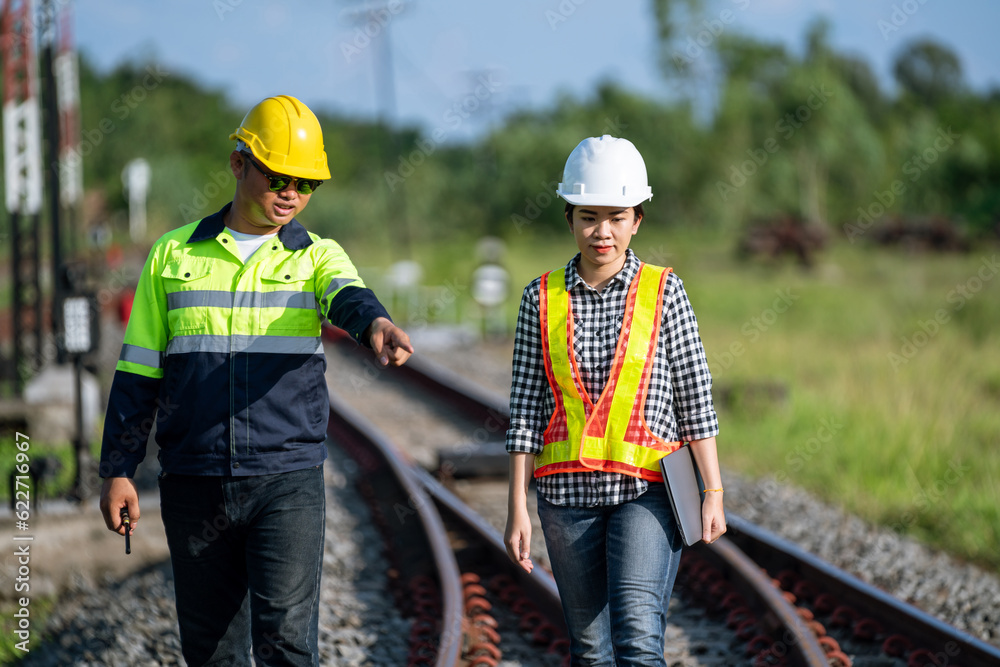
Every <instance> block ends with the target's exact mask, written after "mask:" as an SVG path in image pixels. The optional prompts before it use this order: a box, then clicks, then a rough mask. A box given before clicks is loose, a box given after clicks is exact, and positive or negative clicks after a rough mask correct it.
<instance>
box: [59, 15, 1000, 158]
mask: <svg viewBox="0 0 1000 667" xmlns="http://www.w3.org/2000/svg"><path fill="white" fill-rule="evenodd" d="M67 1H68V0H63V3H66V2H67ZM379 2H380V3H381V4H387V6H386V9H385V11H384V12H383V13H382V16H381V19H374V18H371V17H370V16H368V15H366V14H364V13H363V12H362V13H355V14H354V16H353V17H352V15H351V12H350V9H351V8H352V7H357V6H365V4H364V3H363V2H356V1H355V0H327V1H326V2H320V1H307V0H303V1H299V2H295V1H292V0H269V1H267V2H262V1H260V0H172V1H171V2H169V3H168V2H162V3H153V2H151V1H150V0H145V1H141V0H129V1H127V2H126V1H125V0H77V1H76V2H70V6H71V7H72V12H73V31H74V35H73V37H74V39H75V41H76V43H77V45H78V47H79V48H80V50H81V51H83V52H84V53H85V54H86V56H87V57H88V58H89V59H90V61H91V62H92V63H94V64H95V65H96V66H97V67H98V69H100V70H102V71H105V70H107V69H109V68H111V67H113V66H115V65H117V64H119V63H121V62H125V61H132V62H140V63H141V62H146V61H148V60H150V59H155V60H156V61H157V62H159V63H161V64H162V65H163V67H164V69H165V70H166V71H167V72H169V73H172V74H178V75H179V74H183V75H185V76H188V77H191V78H194V79H196V80H198V81H200V82H202V83H203V84H204V85H206V86H208V87H211V88H214V89H219V90H222V91H223V92H225V94H226V95H227V96H228V97H229V98H230V99H231V100H233V101H234V102H235V103H236V104H237V105H240V106H243V107H246V108H249V106H251V105H252V104H253V103H254V102H256V101H257V100H259V99H261V98H263V97H266V96H268V95H273V94H281V93H287V94H291V95H295V96H296V97H299V98H301V99H302V100H303V101H305V102H306V103H307V104H309V105H310V106H312V107H314V108H318V109H325V110H328V111H332V112H339V113H342V114H347V115H351V116H359V117H375V116H376V115H378V114H379V113H380V112H384V113H386V114H387V115H388V116H389V117H390V118H391V119H392V120H394V121H395V122H402V123H409V124H418V125H420V126H421V127H422V128H423V129H424V130H425V131H427V132H433V131H434V130H439V131H443V132H444V133H445V134H446V135H449V134H450V135H451V136H450V137H448V136H446V137H445V140H448V139H449V138H450V139H461V138H463V137H465V136H469V135H472V134H475V133H477V132H480V131H482V130H483V129H485V128H487V127H489V126H490V124H491V123H493V122H496V120H497V119H499V118H500V117H501V116H502V115H503V114H505V113H507V112H509V111H511V110H513V109H518V108H524V107H539V106H545V105H548V104H551V103H552V102H553V100H555V99H556V97H557V96H558V95H559V94H571V95H574V96H578V97H583V96H586V95H587V94H588V93H589V92H590V91H592V90H593V88H594V86H595V84H596V83H597V82H598V81H601V80H607V79H610V80H614V81H616V82H618V83H619V84H620V85H622V86H624V87H626V88H628V89H631V90H635V91H642V92H644V93H645V94H648V95H651V96H655V97H666V96H668V95H669V94H670V92H671V91H670V90H669V89H668V84H666V83H665V82H664V80H663V78H662V77H661V76H660V75H659V73H658V69H657V64H656V50H655V26H654V24H653V22H652V15H651V2H650V1H649V0H643V1H641V2H635V1H629V0H624V1H619V2H616V1H612V0H506V1H505V2H484V1H483V0H433V1H432V0H405V1H404V0H379ZM56 4H57V5H58V4H60V3H59V2H58V0H57V2H56ZM706 4H707V10H706V15H705V20H707V21H709V23H708V24H707V25H705V24H698V23H696V24H695V25H693V26H691V27H689V28H686V29H685V32H682V33H681V35H680V38H681V41H682V42H684V41H685V40H686V38H690V39H692V40H698V39H700V40H701V41H702V42H703V43H708V42H710V41H711V35H710V29H711V28H713V27H714V29H715V30H718V29H719V28H720V26H721V28H722V29H723V30H726V31H739V32H743V33H747V34H750V35H753V36H755V37H757V38H760V39H766V40H769V41H778V42H782V43H784V44H786V45H787V46H788V48H790V49H792V50H793V51H798V50H800V48H801V45H802V41H803V35H804V32H805V28H806V26H808V25H809V24H810V23H811V22H812V21H813V20H815V19H816V18H817V17H820V16H825V17H826V18H828V19H829V20H830V22H831V24H832V33H831V41H832V42H833V45H834V46H835V48H837V49H838V50H843V51H847V52H850V53H854V54H857V55H860V56H862V57H863V58H865V59H866V60H867V61H869V62H870V63H871V64H872V66H873V68H874V69H875V71H876V74H877V75H879V76H880V78H881V79H882V80H883V81H884V82H886V83H887V84H888V83H889V82H890V81H891V63H892V60H893V58H894V56H895V55H896V53H897V52H898V51H899V49H900V48H902V47H903V46H904V45H905V44H906V43H907V42H908V41H909V40H912V39H916V38H920V37H932V38H934V39H937V40H939V41H941V42H943V43H944V44H946V45H948V46H949V47H950V48H951V49H953V50H954V51H955V52H957V53H958V55H959V57H960V59H961V61H962V64H963V67H964V71H965V78H966V81H967V82H968V83H969V84H970V85H972V86H973V87H975V88H977V89H986V88H990V87H997V88H1000V39H997V38H996V35H995V32H996V28H997V26H1000V3H998V2H990V1H988V0H964V1H963V0H958V1H953V2H945V0H840V1H835V0H714V1H709V2H708V3H706ZM369 6H370V4H369ZM706 31H709V32H706ZM387 36H388V37H389V40H388V44H389V45H390V46H391V58H390V60H389V62H391V70H392V79H391V80H392V81H393V82H394V86H393V87H392V89H391V90H392V97H389V96H388V95H387V94H385V92H384V91H385V90H386V87H384V86H383V87H379V84H378V82H379V81H388V80H390V79H389V78H388V77H386V76H381V77H379V76H376V72H382V73H384V72H386V70H385V69H384V66H383V64H382V63H384V62H385V60H384V58H383V57H382V56H383V55H384V53H385V51H383V47H384V46H385V44H386V37H387ZM456 119H460V120H461V122H456Z"/></svg>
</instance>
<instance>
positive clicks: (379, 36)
mask: <svg viewBox="0 0 1000 667" xmlns="http://www.w3.org/2000/svg"><path fill="white" fill-rule="evenodd" d="M407 4H408V3H407V2H404V0H363V2H361V3H359V4H357V5H355V6H353V7H351V8H349V9H345V10H344V12H343V14H342V15H343V16H345V17H347V18H349V19H350V20H351V21H352V22H353V23H355V24H356V25H358V26H359V28H358V30H360V31H361V33H360V34H363V35H364V36H365V37H367V38H368V39H369V40H371V41H376V40H377V41H378V42H379V46H380V48H379V53H378V55H377V57H375V58H373V59H372V63H373V65H372V68H373V72H374V76H373V80H374V84H375V97H376V104H377V107H378V118H379V126H380V128H381V130H382V132H383V134H384V135H385V137H386V140H384V141H383V142H382V144H381V146H380V147H379V148H380V153H381V154H382V161H383V168H384V170H385V171H386V172H391V171H393V170H394V169H396V168H397V165H396V160H397V159H400V158H401V157H402V147H401V145H400V137H399V136H398V133H397V132H396V130H395V128H394V127H393V121H394V120H395V116H396V77H395V70H394V68H393V60H392V40H391V38H390V36H389V26H390V24H391V22H392V20H393V19H394V18H395V17H396V16H398V15H399V14H401V13H402V12H403V10H404V9H405V8H406V6H407ZM386 197H387V201H386V203H387V220H388V221H389V224H391V225H396V226H397V228H398V229H399V230H401V231H402V234H401V235H400V236H399V237H397V238H394V239H392V241H393V243H390V246H391V247H402V248H403V250H404V252H403V255H404V256H405V257H410V256H412V254H413V252H412V241H413V235H412V233H411V231H410V223H409V216H408V215H407V210H406V186H405V183H400V184H399V185H398V187H393V188H391V190H390V192H389V193H387V195H386Z"/></svg>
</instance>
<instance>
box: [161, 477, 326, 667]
mask: <svg viewBox="0 0 1000 667" xmlns="http://www.w3.org/2000/svg"><path fill="white" fill-rule="evenodd" d="M160 510H161V514H162V518H163V527H164V528H165V530H166V533H167V543H168V545H169V547H170V560H171V563H172V565H173V571H174V588H175V593H176V599H177V617H178V621H179V622H180V633H181V647H182V652H183V654H184V659H185V660H186V661H187V664H188V665H190V666H192V667H193V666H195V665H237V666H243V665H246V666H249V665H250V664H251V642H252V644H253V658H254V660H255V662H256V663H257V664H258V665H317V664H319V663H318V653H317V638H318V635H319V632H318V629H319V589H320V587H319V583H320V573H321V571H322V568H323V534H324V527H325V523H326V522H325V512H326V490H325V486H324V483H323V467H322V466H318V467H315V468H307V469H305V470H296V471H294V472H288V473H281V474H276V475H262V476H259V477H193V476H182V475H170V474H167V475H163V476H161V478H160Z"/></svg>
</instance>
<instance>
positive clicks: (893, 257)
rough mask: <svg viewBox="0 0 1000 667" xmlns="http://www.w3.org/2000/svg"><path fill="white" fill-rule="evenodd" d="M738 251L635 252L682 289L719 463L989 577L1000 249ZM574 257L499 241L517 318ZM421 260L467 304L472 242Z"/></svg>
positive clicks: (561, 249)
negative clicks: (535, 281) (740, 256)
mask: <svg viewBox="0 0 1000 667" xmlns="http://www.w3.org/2000/svg"><path fill="white" fill-rule="evenodd" d="M732 247H733V241H732V239H731V238H730V239H723V238H720V237H719V236H717V235H712V234H708V233H703V234H698V233H686V234H684V235H677V234H667V233H661V232H659V231H658V230H656V229H653V228H643V229H642V230H641V231H640V233H639V235H637V236H636V237H635V238H634V239H633V243H632V248H633V250H635V251H636V253H637V254H638V255H639V256H640V258H642V259H645V260H646V261H650V262H653V263H659V264H668V265H671V266H673V267H674V270H675V271H676V272H677V273H678V275H680V276H681V277H682V278H683V279H684V282H685V286H686V288H687V290H688V293H689V295H690V297H691V301H692V303H693V304H694V308H695V312H696V313H697V315H698V318H699V325H700V328H701V334H702V338H703V340H704V343H705V348H706V351H707V353H708V356H709V362H710V365H711V367H712V372H713V376H714V378H715V383H716V391H715V396H716V402H717V404H718V407H719V411H720V419H721V428H722V432H721V434H720V438H719V447H720V456H721V458H722V462H723V465H724V466H725V467H727V468H730V469H732V470H736V471H740V472H742V473H744V474H747V475H749V476H752V477H769V476H770V477H773V478H774V479H776V480H778V481H781V482H787V483H791V484H794V485H797V486H800V487H802V488H805V489H807V490H809V491H811V492H813V493H814V494H816V495H817V496H819V497H821V498H823V499H825V500H827V501H829V502H831V503H834V504H837V505H840V506H842V507H844V508H846V509H847V510H849V511H850V512H853V513H856V514H858V515H859V516H861V517H863V518H865V519H868V520H871V521H873V522H877V523H881V524H883V525H887V526H890V527H892V528H893V529H895V530H898V531H900V532H903V533H907V534H911V535H913V536H915V537H917V538H919V539H921V540H923V541H925V542H927V543H929V544H930V545H932V546H934V547H937V548H941V549H943V550H946V551H948V552H950V553H952V554H954V555H956V556H958V557H960V558H964V559H967V560H970V561H974V562H977V563H979V564H981V565H985V566H987V567H990V568H994V569H998V568H1000V552H998V550H997V548H996V545H997V544H998V543H1000V331H998V324H1000V277H998V276H997V272H998V271H1000V265H998V263H997V257H998V255H1000V252H998V249H997V248H996V247H995V246H993V247H983V248H980V249H977V250H973V251H972V252H970V253H968V254H966V255H930V254H908V253H905V252H903V251H898V250H885V249H878V248H875V247H873V246H870V245H867V244H864V243H861V242H859V243H857V244H855V245H851V244H849V243H847V242H846V241H841V242H838V243H834V244H833V245H832V246H831V247H829V248H828V249H827V250H826V251H824V252H823V254H821V255H820V256H819V258H818V261H817V262H816V265H815V266H814V267H813V268H812V269H811V270H809V271H805V270H802V269H800V268H799V267H797V266H795V265H794V264H793V263H792V262H791V261H787V262H778V263H774V264H761V263H741V262H738V261H736V260H735V259H734V256H733V252H732ZM574 252H575V246H574V244H573V241H572V238H571V237H570V236H569V235H568V234H567V235H566V237H565V239H563V240H562V241H561V242H560V241H552V242H549V241H546V242H538V241H537V240H535V241H531V240H528V239H525V241H524V242H523V243H521V244H517V245H511V246H510V247H509V248H508V254H507V261H506V264H507V266H508V269H509V270H510V272H511V274H512V276H513V280H512V282H513V284H514V289H513V297H512V299H513V303H512V304H510V306H509V307H508V312H507V316H508V318H509V319H510V321H511V322H513V318H514V316H515V315H516V301H517V298H519V296H520V290H521V288H522V287H523V286H524V285H525V284H527V282H528V281H529V280H530V279H531V278H533V277H534V276H536V275H538V274H539V273H541V272H542V271H544V270H546V269H549V268H554V267H556V266H558V265H560V264H562V263H564V262H565V261H566V260H567V259H568V258H569V257H570V256H571V255H572V253H574ZM352 253H354V251H352ZM419 253H420V257H419V259H420V261H421V262H422V263H423V264H424V265H425V266H427V267H431V268H429V269H428V275H427V282H429V283H434V282H438V283H444V282H446V281H447V280H451V281H452V284H453V285H458V286H459V287H458V288H456V290H455V291H456V294H457V296H458V297H460V298H461V297H463V296H466V297H467V295H464V294H461V289H462V286H463V285H464V284H465V283H462V282H461V281H462V280H465V281H466V283H467V280H468V279H467V276H468V275H470V274H471V271H472V268H473V267H474V257H473V253H471V252H470V251H469V249H468V248H465V249H462V248H443V247H441V246H434V247H429V248H426V249H423V250H420V251H419ZM455 276H464V278H460V279H459V280H458V281H456V280H455ZM511 326H512V325H511Z"/></svg>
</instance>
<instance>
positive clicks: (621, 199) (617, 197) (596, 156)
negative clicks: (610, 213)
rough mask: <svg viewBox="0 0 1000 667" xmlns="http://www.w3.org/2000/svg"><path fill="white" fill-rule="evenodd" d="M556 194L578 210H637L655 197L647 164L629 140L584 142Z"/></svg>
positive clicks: (569, 162)
mask: <svg viewBox="0 0 1000 667" xmlns="http://www.w3.org/2000/svg"><path fill="white" fill-rule="evenodd" d="M556 194H557V195H559V196H560V197H562V198H563V199H565V200H566V201H567V202H569V203H570V204H575V205H577V206H582V205H590V206H625V207H628V206H637V205H639V204H641V203H642V202H644V201H646V200H647V199H649V198H651V197H652V196H653V190H652V188H650V187H649V183H648V182H647V180H646V163H645V162H643V160H642V156H641V155H639V151H638V150H636V147H635V146H633V145H632V142H631V141H629V140H628V139H619V138H616V137H612V136H611V135H609V134H605V135H604V136H603V137H589V138H587V139H584V140H583V141H581V142H580V143H579V144H577V146H576V148H574V149H573V152H572V153H570V154H569V157H568V158H567V159H566V168H565V169H563V182H562V183H560V184H559V188H558V189H557V190H556Z"/></svg>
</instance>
